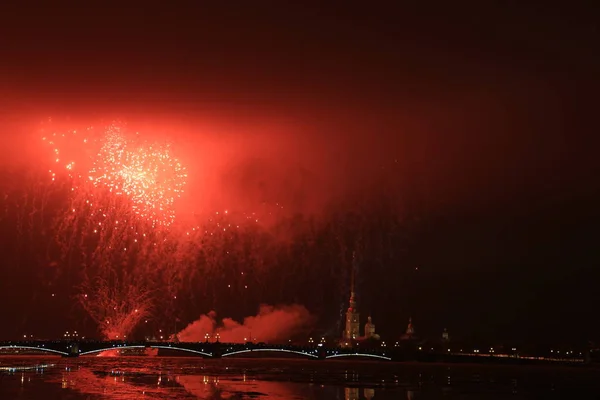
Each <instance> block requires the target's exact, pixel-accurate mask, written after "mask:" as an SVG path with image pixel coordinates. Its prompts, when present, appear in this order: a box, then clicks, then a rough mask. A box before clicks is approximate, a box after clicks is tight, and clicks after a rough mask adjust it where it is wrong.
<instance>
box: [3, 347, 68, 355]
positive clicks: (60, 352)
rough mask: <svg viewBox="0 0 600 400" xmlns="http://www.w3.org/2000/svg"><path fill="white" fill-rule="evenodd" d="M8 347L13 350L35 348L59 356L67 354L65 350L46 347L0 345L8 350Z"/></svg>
mask: <svg viewBox="0 0 600 400" xmlns="http://www.w3.org/2000/svg"><path fill="white" fill-rule="evenodd" d="M8 349H13V350H19V349H23V350H37V351H43V352H45V353H52V354H58V355H61V356H68V355H69V353H67V352H64V351H60V350H54V349H48V348H46V347H34V346H21V345H11V346H0V350H8Z"/></svg>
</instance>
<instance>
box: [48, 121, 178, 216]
mask: <svg viewBox="0 0 600 400" xmlns="http://www.w3.org/2000/svg"><path fill="white" fill-rule="evenodd" d="M43 140H45V141H46V142H48V144H49V145H50V146H51V148H52V157H53V159H54V162H55V163H56V164H58V168H55V169H50V170H49V172H50V176H51V179H52V180H53V181H54V180H55V179H56V178H57V174H59V173H61V172H62V173H63V174H64V173H66V175H67V176H68V178H70V179H71V180H72V181H73V182H72V185H73V186H72V191H84V192H85V196H87V197H88V198H87V201H86V204H87V205H88V206H89V207H93V204H94V202H95V200H96V199H97V198H98V197H100V196H102V195H103V194H105V193H109V194H111V195H114V196H117V197H121V198H125V199H126V200H127V202H128V203H129V206H130V207H131V210H132V211H133V213H134V215H135V216H137V217H139V218H141V219H143V220H146V221H149V222H151V224H152V226H153V227H160V226H163V227H166V226H169V225H171V224H172V223H173V222H174V220H175V211H174V205H175V201H176V199H178V198H179V197H180V196H181V194H182V193H183V190H184V187H185V185H186V180H187V173H186V169H185V167H184V166H183V165H182V164H181V162H180V161H179V160H178V159H177V158H175V157H174V156H173V154H172V153H173V152H172V149H171V147H170V145H169V144H162V143H150V142H147V141H144V140H142V139H141V138H140V135H139V134H137V133H135V134H128V133H127V132H126V131H125V129H123V128H122V127H121V126H120V125H119V124H116V123H114V124H111V125H109V126H108V127H106V128H104V129H100V130H96V129H94V128H88V129H86V130H84V131H83V132H78V131H75V130H73V131H69V132H67V133H60V134H59V133H56V132H53V133H52V134H51V135H50V136H49V137H44V138H43ZM106 211H110V210H104V211H102V210H98V212H99V213H100V212H101V213H103V214H105V212H106ZM74 212H75V211H74Z"/></svg>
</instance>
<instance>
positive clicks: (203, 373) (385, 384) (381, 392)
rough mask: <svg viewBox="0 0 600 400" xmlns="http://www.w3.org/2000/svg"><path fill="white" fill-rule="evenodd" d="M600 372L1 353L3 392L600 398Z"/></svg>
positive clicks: (353, 399) (49, 395)
mask: <svg viewBox="0 0 600 400" xmlns="http://www.w3.org/2000/svg"><path fill="white" fill-rule="evenodd" d="M599 378H600V371H599V370H598V369H594V368H591V367H590V368H561V367H558V368H556V367H555V368H547V367H535V368H534V367H501V366H496V367H494V366H482V365H471V366H469V365H461V366H458V365H456V366H455V365H452V366H448V365H434V364H408V363H407V364H393V363H383V364H382V363H373V362H350V363H348V362H336V361H333V362H328V361H327V362H325V361H322V362H314V361H304V360H256V359H254V360H243V359H238V360H235V359H228V360H226V361H225V360H203V359H199V358H154V357H153V358H147V357H146V358H135V357H122V358H79V359H60V358H35V357H31V358H30V357H21V358H2V357H0V399H12V398H28V399H37V398H39V399H120V400H127V399H231V400H235V399H263V398H270V399H344V400H359V399H367V400H370V399H408V400H413V399H415V400H416V399H418V400H427V399H440V398H448V396H451V397H457V398H465V399H481V398H483V399H486V398H493V399H505V398H506V399H508V398H510V399H525V398H531V397H539V396H542V397H546V398H579V399H588V398H589V399H592V398H593V399H596V398H598V394H600V379H599Z"/></svg>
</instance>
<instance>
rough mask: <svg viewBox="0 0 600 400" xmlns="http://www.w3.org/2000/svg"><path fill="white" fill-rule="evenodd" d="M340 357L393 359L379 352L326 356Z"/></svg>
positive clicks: (329, 356)
mask: <svg viewBox="0 0 600 400" xmlns="http://www.w3.org/2000/svg"><path fill="white" fill-rule="evenodd" d="M340 357H362V358H377V359H379V360H386V361H391V360H392V357H386V356H382V355H379V354H367V353H342V354H331V355H328V356H325V358H326V359H330V358H340Z"/></svg>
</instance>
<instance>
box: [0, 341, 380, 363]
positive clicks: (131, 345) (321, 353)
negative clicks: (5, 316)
mask: <svg viewBox="0 0 600 400" xmlns="http://www.w3.org/2000/svg"><path fill="white" fill-rule="evenodd" d="M129 349H158V350H159V351H161V350H162V351H163V352H166V351H168V353H169V354H175V353H176V352H181V353H182V355H188V356H199V357H204V358H224V357H235V356H262V357H281V356H284V355H285V356H298V357H304V358H307V359H315V360H318V359H340V358H348V357H350V358H356V357H361V358H369V359H377V360H382V361H390V360H392V356H391V355H390V354H388V352H386V351H379V350H372V349H360V350H359V349H345V348H344V349H342V348H338V347H306V346H293V345H267V344H234V343H205V342H179V343H174V342H122V341H105V342H101V341H77V342H73V341H9V342H0V354H7V353H10V354H16V353H19V354H22V353H38V352H42V353H48V354H54V355H59V356H64V357H80V356H93V355H97V354H100V353H102V352H105V351H111V350H112V351H115V350H116V351H123V350H125V351H126V350H129Z"/></svg>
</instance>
